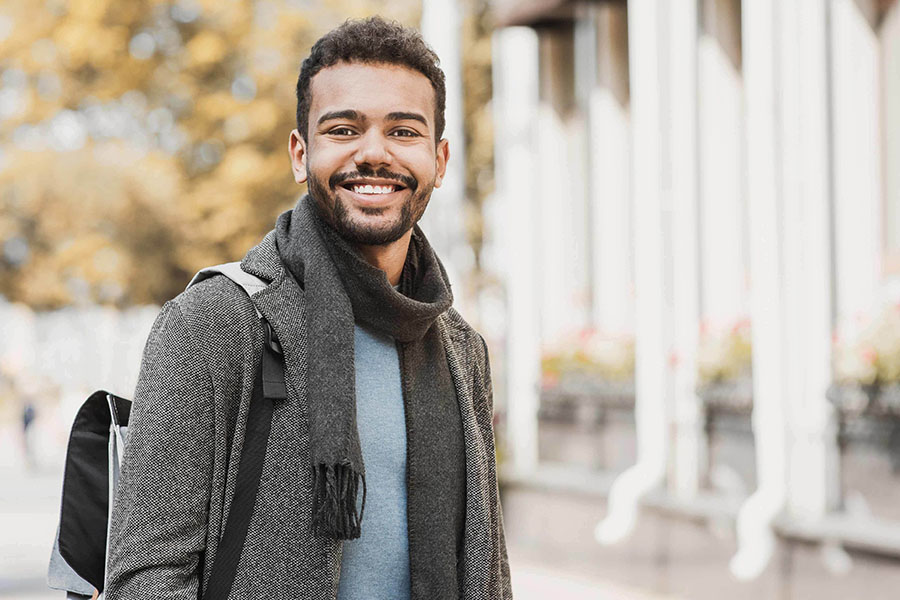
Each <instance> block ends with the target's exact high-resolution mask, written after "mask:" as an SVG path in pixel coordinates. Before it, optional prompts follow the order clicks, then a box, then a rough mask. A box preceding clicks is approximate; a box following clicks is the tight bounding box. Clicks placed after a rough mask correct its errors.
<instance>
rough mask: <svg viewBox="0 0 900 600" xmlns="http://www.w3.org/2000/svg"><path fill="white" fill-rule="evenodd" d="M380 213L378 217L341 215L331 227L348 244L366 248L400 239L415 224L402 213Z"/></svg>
mask: <svg viewBox="0 0 900 600" xmlns="http://www.w3.org/2000/svg"><path fill="white" fill-rule="evenodd" d="M381 212H382V214H378V215H375V214H371V213H367V212H364V211H352V212H348V213H343V214H342V215H340V218H339V219H338V221H337V222H335V223H333V225H332V226H333V227H334V229H335V231H337V233H338V234H339V235H340V236H341V237H342V238H344V239H345V240H347V241H348V242H351V243H354V244H362V245H366V246H383V245H387V244H392V243H394V242H396V241H397V240H399V239H400V238H402V237H403V236H404V234H406V232H407V231H409V230H410V229H412V227H413V225H414V224H415V223H414V222H412V220H410V219H409V218H408V216H407V215H405V214H403V213H404V211H399V212H400V213H401V214H396V212H398V211H381ZM353 213H356V214H353ZM384 213H388V214H384ZM390 213H393V214H390Z"/></svg>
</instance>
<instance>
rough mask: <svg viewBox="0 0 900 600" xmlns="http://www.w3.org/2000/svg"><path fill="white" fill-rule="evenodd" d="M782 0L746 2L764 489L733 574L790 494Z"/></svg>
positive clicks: (753, 502) (755, 561)
mask: <svg viewBox="0 0 900 600" xmlns="http://www.w3.org/2000/svg"><path fill="white" fill-rule="evenodd" d="M780 3H781V0H753V1H752V2H746V3H744V6H743V13H742V18H743V67H744V90H745V94H746V95H745V98H746V111H747V154H746V156H747V193H748V196H749V198H750V199H751V201H750V203H749V220H750V273H751V279H752V288H751V309H750V310H751V320H752V323H753V333H752V335H753V416H752V419H753V433H754V435H755V437H756V440H757V443H756V445H755V447H756V464H757V476H756V478H757V486H758V487H757V489H756V491H755V492H754V493H753V495H751V496H750V498H749V499H748V500H747V501H746V502H745V503H744V505H743V506H742V507H741V509H740V512H739V513H738V518H737V541H738V552H737V554H736V555H735V556H734V558H732V560H731V571H732V573H733V574H734V575H735V576H737V577H738V578H741V579H750V578H753V577H756V576H757V575H759V574H760V573H761V572H762V571H763V569H765V567H766V565H767V564H768V562H769V560H770V558H771V556H772V553H773V551H774V549H775V537H774V535H773V533H772V530H771V522H772V519H774V518H775V516H776V515H777V514H778V513H779V512H780V511H781V509H782V507H783V506H784V504H785V502H786V496H787V489H786V483H787V481H786V480H787V468H786V460H785V457H786V455H787V435H786V428H785V410H784V406H785V403H786V400H787V396H786V390H785V386H784V381H785V361H786V358H787V357H786V353H785V348H784V341H785V340H784V337H783V335H782V332H783V331H784V327H785V314H784V298H783V289H782V281H783V277H784V274H783V269H782V264H781V259H780V257H781V254H782V251H783V249H782V238H781V236H780V235H779V230H780V226H781V216H780V211H781V206H780V205H781V192H780V189H779V180H778V170H779V168H778V161H779V159H780V147H779V136H778V132H777V126H778V115H777V113H776V104H777V103H778V93H779V91H778V87H777V86H776V78H777V76H778V72H777V71H776V64H777V63H776V60H777V56H778V47H779V46H780V45H781V36H780V35H779V32H778V31H776V30H775V26H776V24H777V23H778V21H777V19H778V17H779V14H778V10H777V9H778V7H779V5H780Z"/></svg>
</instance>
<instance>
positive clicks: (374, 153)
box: [353, 128, 393, 167]
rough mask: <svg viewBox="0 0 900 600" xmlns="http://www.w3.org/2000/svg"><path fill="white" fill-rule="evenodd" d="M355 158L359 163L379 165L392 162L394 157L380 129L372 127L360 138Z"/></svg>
mask: <svg viewBox="0 0 900 600" xmlns="http://www.w3.org/2000/svg"><path fill="white" fill-rule="evenodd" d="M353 160H354V161H355V162H356V164H357V165H368V166H372V167H377V166H384V165H389V164H391V161H392V160H393V157H392V156H391V153H390V151H389V150H388V147H387V140H386V139H384V136H383V135H382V134H381V132H380V131H377V130H376V129H375V128H372V129H370V130H369V131H367V132H366V133H365V134H363V135H362V136H361V137H360V138H359V145H358V146H357V148H356V153H355V154H354V156H353Z"/></svg>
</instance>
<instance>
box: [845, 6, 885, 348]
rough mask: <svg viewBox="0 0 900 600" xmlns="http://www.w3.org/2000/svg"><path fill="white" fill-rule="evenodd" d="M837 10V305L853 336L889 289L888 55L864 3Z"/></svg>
mask: <svg viewBox="0 0 900 600" xmlns="http://www.w3.org/2000/svg"><path fill="white" fill-rule="evenodd" d="M871 4H872V5H873V7H874V4H875V2H874V1H873V2H872V3H871ZM831 6H832V13H831V15H832V16H831V24H832V27H831V29H832V35H831V41H832V52H831V56H832V61H833V77H832V87H831V89H832V97H833V99H834V111H833V114H834V163H833V165H832V168H833V169H834V177H835V179H834V183H835V189H834V201H835V207H834V209H835V222H834V225H835V245H836V248H835V259H836V265H835V270H836V277H837V282H836V283H837V285H836V290H837V298H836V299H835V300H836V302H837V307H836V308H837V311H836V312H837V315H838V317H839V322H840V323H841V325H842V328H841V329H842V330H844V332H845V333H847V334H849V333H851V331H848V330H847V328H845V327H843V326H844V325H849V326H851V327H852V326H853V325H854V323H855V321H856V319H857V317H859V316H862V315H864V314H868V313H869V311H870V310H871V309H872V308H875V307H874V306H873V304H874V303H875V302H876V300H877V298H878V295H879V287H880V284H881V261H882V237H881V235H880V233H881V227H882V219H883V218H884V217H883V215H882V205H881V203H882V197H883V196H882V194H883V189H882V181H883V180H882V176H881V139H880V136H881V129H880V125H881V123H880V120H881V119H880V114H879V112H880V108H881V107H880V103H879V96H880V95H881V87H880V77H879V75H880V73H879V66H880V64H881V56H880V52H879V50H880V48H879V43H878V35H877V34H876V32H875V30H874V29H873V26H872V25H871V24H870V22H869V20H868V18H867V15H865V14H863V12H862V10H861V9H860V6H859V3H857V2H855V1H854V0H831ZM886 131H887V129H886ZM885 164H890V163H885Z"/></svg>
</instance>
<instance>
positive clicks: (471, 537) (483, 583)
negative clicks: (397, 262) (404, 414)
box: [438, 316, 491, 600]
mask: <svg viewBox="0 0 900 600" xmlns="http://www.w3.org/2000/svg"><path fill="white" fill-rule="evenodd" d="M438 323H440V330H441V338H442V340H443V342H444V348H445V349H446V351H447V361H448V363H449V366H450V375H451V377H452V378H453V385H454V386H455V387H456V397H457V399H458V401H459V413H460V416H461V418H462V427H463V437H464V442H465V447H466V524H465V533H464V536H463V565H462V567H463V577H462V582H461V583H462V588H463V590H462V591H463V594H462V597H463V598H464V599H465V600H474V599H481V598H487V597H486V596H484V593H485V592H486V591H487V590H488V589H489V579H490V561H488V560H485V559H486V556H485V553H486V552H489V550H490V549H489V548H486V547H485V542H486V541H487V540H490V539H491V538H490V523H491V516H490V499H489V497H488V494H489V490H490V489H491V485H490V482H488V481H487V477H488V468H487V467H488V457H487V450H486V448H485V444H484V438H483V437H482V436H481V432H480V431H479V426H478V420H477V419H476V417H475V404H474V391H473V385H472V383H473V382H472V373H473V372H474V371H473V370H472V365H471V364H470V363H471V360H472V357H471V356H470V354H471V353H470V352H469V351H468V349H467V347H468V343H467V339H466V338H467V334H466V332H465V331H461V330H460V329H458V328H457V327H455V326H454V325H453V324H452V323H451V322H449V320H448V319H447V318H446V317H443V316H442V317H441V318H439V319H438Z"/></svg>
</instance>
